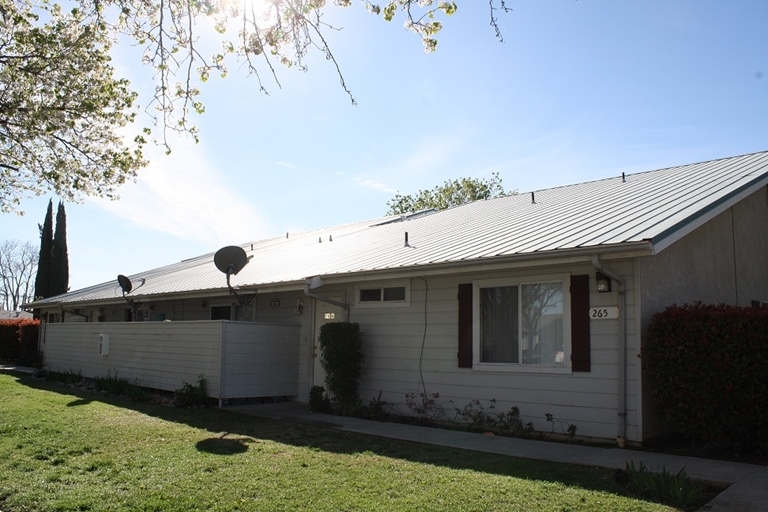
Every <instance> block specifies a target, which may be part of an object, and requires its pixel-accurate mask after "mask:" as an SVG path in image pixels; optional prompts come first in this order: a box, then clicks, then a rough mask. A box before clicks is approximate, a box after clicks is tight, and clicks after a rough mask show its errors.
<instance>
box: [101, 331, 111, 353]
mask: <svg viewBox="0 0 768 512" xmlns="http://www.w3.org/2000/svg"><path fill="white" fill-rule="evenodd" d="M108 354H109V334H99V355H100V356H106V355H108Z"/></svg>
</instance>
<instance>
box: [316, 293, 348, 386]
mask: <svg viewBox="0 0 768 512" xmlns="http://www.w3.org/2000/svg"><path fill="white" fill-rule="evenodd" d="M328 298H329V299H330V300H333V301H336V302H342V301H343V300H344V299H343V297H328ZM315 304H316V307H315V336H314V340H313V342H312V356H313V364H312V373H313V378H312V383H313V385H315V386H323V387H325V370H323V365H321V364H320V342H319V341H318V340H319V338H320V328H321V327H322V326H323V325H325V324H327V323H328V322H343V321H344V308H342V307H340V306H334V305H333V304H329V303H327V302H323V301H319V300H317V299H315Z"/></svg>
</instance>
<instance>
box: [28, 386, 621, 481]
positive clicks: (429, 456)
mask: <svg viewBox="0 0 768 512" xmlns="http://www.w3.org/2000/svg"><path fill="white" fill-rule="evenodd" d="M17 380H18V381H19V383H21V384H24V385H26V386H29V387H31V388H35V389H40V390H46V391H53V392H59V393H66V394H67V395H74V396H76V397H77V399H76V400H74V401H72V402H70V403H69V404H67V406H73V405H87V404H89V403H91V402H101V403H105V404H109V405H113V406H116V407H120V408H124V409H130V410H133V411H136V412H139V413H142V414H146V415H148V416H152V417H154V418H158V419H162V420H165V421H169V422H173V423H180V424H185V425H188V426H190V427H193V428H197V429H202V430H205V431H207V432H210V433H211V434H213V435H211V436H210V437H207V438H205V439H202V440H200V441H198V442H197V443H196V448H197V449H198V450H199V451H202V452H206V453H210V454H216V455H222V456H231V455H235V454H238V453H243V452H245V451H247V450H248V445H249V444H250V443H253V442H256V441H257V440H267V441H274V442H276V443H283V444H287V445H291V446H295V447H303V448H309V449H312V450H321V451H327V452H332V453H338V454H373V455H377V456H381V457H391V458H396V459H401V460H406V461H409V462H415V463H421V464H430V465H436V466H442V467H447V468H451V469H457V470H471V471H478V472H484V473H489V474H496V475H504V476H510V477H515V478H522V479H527V480H539V481H546V482H557V483H561V484H563V485H567V486H578V487H580V488H583V489H588V490H595V491H602V492H611V493H615V494H621V495H628V496H632V493H630V492H629V491H628V490H627V489H626V488H625V487H624V486H623V485H621V484H620V483H618V482H617V481H616V480H615V474H614V473H613V472H612V471H610V470H606V469H601V468H595V467H581V466H579V467H576V466H569V465H566V464H558V463H553V462H543V461H532V460H527V459H520V458H515V457H510V456H504V455H496V454H490V453H483V452H473V451H468V450H461V449H458V448H451V447H443V446H435V445H426V444H421V443H416V442H410V441H401V440H394V439H388V438H382V437H377V436H370V435H366V434H359V433H353V432H344V431H341V430H336V429H334V428H333V427H334V425H333V424H331V423H329V424H324V422H317V423H318V424H312V425H310V424H304V423H294V422H288V421H280V420H273V419H269V418H263V417H259V416H253V415H250V414H244V413H241V412H236V411H229V410H226V409H218V408H196V409H185V408H177V407H168V406H163V405H157V404H154V403H140V402H132V401H130V400H128V399H124V398H120V397H114V396H108V395H102V394H100V393H96V392H94V391H91V390H88V389H85V388H81V387H71V386H66V385H63V384H59V383H50V382H45V381H43V380H40V379H36V378H34V377H30V376H23V377H19V378H18V379H17Z"/></svg>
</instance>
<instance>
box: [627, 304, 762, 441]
mask: <svg viewBox="0 0 768 512" xmlns="http://www.w3.org/2000/svg"><path fill="white" fill-rule="evenodd" d="M640 357H641V358H642V360H643V368H644V369H645V372H646V375H647V377H648V381H649V384H650V387H651V392H652V394H653V397H654V398H655V400H656V403H657V405H658V407H659V410H660V411H661V413H662V414H663V416H664V417H665V418H666V419H667V420H669V421H670V422H671V423H672V424H673V426H674V427H675V428H676V429H677V430H678V431H679V432H680V433H682V434H684V435H686V436H687V437H688V438H690V439H692V440H694V441H697V442H700V443H704V444H705V445H706V446H709V447H711V448H715V449H728V450H737V451H741V452H748V451H750V452H751V451H760V452H768V309H767V308H743V307H741V308H740V307H735V306H726V305H718V306H713V305H702V304H700V303H697V304H694V305H683V306H671V307H668V308H667V309H665V310H664V311H663V312H661V313H657V314H656V315H654V316H653V318H652V320H651V323H650V325H649V328H648V332H647V334H646V336H645V340H644V346H643V349H642V352H641V356H640Z"/></svg>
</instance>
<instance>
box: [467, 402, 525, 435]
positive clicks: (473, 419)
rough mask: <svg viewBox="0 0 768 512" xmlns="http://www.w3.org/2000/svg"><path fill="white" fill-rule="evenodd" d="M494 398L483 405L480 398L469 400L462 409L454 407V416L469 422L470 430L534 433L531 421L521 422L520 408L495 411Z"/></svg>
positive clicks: (519, 433) (504, 433)
mask: <svg viewBox="0 0 768 512" xmlns="http://www.w3.org/2000/svg"><path fill="white" fill-rule="evenodd" d="M495 409H496V400H495V399H491V400H490V405H489V406H488V407H485V406H484V405H483V403H482V402H481V401H480V400H477V399H474V400H470V401H469V402H468V403H467V404H466V405H465V406H464V408H463V409H456V418H457V419H458V420H459V421H460V422H463V423H469V425H470V428H471V429H472V430H478V431H490V432H495V433H496V434H500V435H504V436H519V437H532V436H534V435H535V430H534V428H533V423H531V422H528V423H523V420H521V419H520V408H519V407H510V409H509V411H507V412H499V413H497V412H495Z"/></svg>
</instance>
